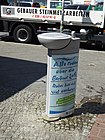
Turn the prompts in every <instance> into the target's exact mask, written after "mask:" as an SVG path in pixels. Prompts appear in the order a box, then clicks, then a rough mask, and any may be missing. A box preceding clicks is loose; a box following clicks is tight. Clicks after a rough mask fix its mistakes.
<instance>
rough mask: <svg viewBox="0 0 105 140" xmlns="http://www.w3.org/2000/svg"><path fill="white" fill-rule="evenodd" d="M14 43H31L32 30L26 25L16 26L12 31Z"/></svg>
mask: <svg viewBox="0 0 105 140" xmlns="http://www.w3.org/2000/svg"><path fill="white" fill-rule="evenodd" d="M13 37H14V40H15V41H16V42H20V43H29V42H31V41H32V30H31V28H30V27H28V26H27V25H18V26H17V27H16V28H15V29H14V31H13Z"/></svg>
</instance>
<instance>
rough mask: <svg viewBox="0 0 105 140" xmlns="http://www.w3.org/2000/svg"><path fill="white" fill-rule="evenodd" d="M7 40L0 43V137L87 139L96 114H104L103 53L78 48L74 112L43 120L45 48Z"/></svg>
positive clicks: (2, 139) (18, 139) (6, 139)
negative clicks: (65, 115)
mask: <svg viewBox="0 0 105 140" xmlns="http://www.w3.org/2000/svg"><path fill="white" fill-rule="evenodd" d="M6 44H7V46H5V43H3V42H1V44H0V55H1V56H0V140H88V138H89V135H90V138H92V136H91V133H92V131H93V128H94V125H95V124H94V123H95V121H96V120H97V116H98V117H99V116H100V115H104V114H105V110H104V109H105V104H104V101H105V69H104V65H105V54H104V53H100V52H92V51H89V52H88V51H80V62H79V72H78V74H79V75H78V83H77V95H76V106H75V110H74V114H73V116H68V117H66V118H62V119H60V120H58V121H55V122H47V121H45V120H43V118H42V114H43V113H44V112H45V98H46V95H45V94H46V70H45V67H46V59H45V56H46V54H47V53H46V52H47V51H46V50H45V49H43V48H42V47H39V46H34V45H30V48H29V46H26V45H23V44H22V45H21V44H12V43H6ZM39 54H40V56H39ZM93 56H94V57H93ZM1 62H2V63H1ZM9 65H10V66H9ZM92 134H93V133H92ZM96 140H97V139H96Z"/></svg>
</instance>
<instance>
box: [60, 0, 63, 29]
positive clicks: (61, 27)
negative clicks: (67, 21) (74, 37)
mask: <svg viewBox="0 0 105 140" xmlns="http://www.w3.org/2000/svg"><path fill="white" fill-rule="evenodd" d="M63 22H64V0H62V15H61V22H60V32H62V31H63Z"/></svg>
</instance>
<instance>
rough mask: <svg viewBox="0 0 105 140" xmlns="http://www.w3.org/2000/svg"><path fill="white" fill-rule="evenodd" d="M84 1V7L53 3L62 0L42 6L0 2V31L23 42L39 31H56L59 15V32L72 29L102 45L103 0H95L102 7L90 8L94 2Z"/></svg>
mask: <svg viewBox="0 0 105 140" xmlns="http://www.w3.org/2000/svg"><path fill="white" fill-rule="evenodd" d="M15 1H16V0H15ZM37 1H38V0H37ZM87 1H88V4H90V5H89V6H90V7H91V8H90V9H89V8H88V9H86V10H82V9H64V8H59V7H56V5H57V6H59V5H61V6H62V4H63V3H64V1H59V0H48V2H47V7H46V8H45V7H44V8H43V7H42V8H35V7H22V6H9V5H7V6H6V5H1V14H0V31H4V32H9V35H10V36H13V37H14V40H15V41H17V42H23V43H27V42H31V41H32V39H33V37H34V38H35V37H37V34H39V33H41V32H49V31H57V32H59V30H60V25H61V21H62V19H63V22H62V25H63V30H62V32H66V33H70V32H71V31H75V34H76V36H78V37H80V38H81V41H88V42H94V43H97V44H102V46H103V47H104V45H105V26H104V21H105V0H104V1H102V2H100V1H99V3H101V4H102V5H101V6H102V8H100V9H98V8H96V9H97V10H95V9H93V8H95V7H96V6H97V5H91V2H90V1H91V0H90V1H89V0H87ZM87 1H86V0H84V2H87ZM89 2H90V3H89ZM15 5H16V4H15ZM98 6H99V5H98ZM62 16H63V18H62ZM68 31H69V32H68Z"/></svg>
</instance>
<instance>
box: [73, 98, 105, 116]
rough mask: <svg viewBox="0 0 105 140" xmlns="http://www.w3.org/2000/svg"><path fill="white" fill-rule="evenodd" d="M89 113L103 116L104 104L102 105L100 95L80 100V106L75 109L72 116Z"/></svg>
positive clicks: (104, 111)
mask: <svg viewBox="0 0 105 140" xmlns="http://www.w3.org/2000/svg"><path fill="white" fill-rule="evenodd" d="M82 113H83V114H86V113H91V114H104V113H105V103H102V97H101V95H95V96H91V97H84V98H83V99H82V100H81V106H80V107H77V108H76V109H75V111H74V115H76V116H77V115H81V114H82Z"/></svg>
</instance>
